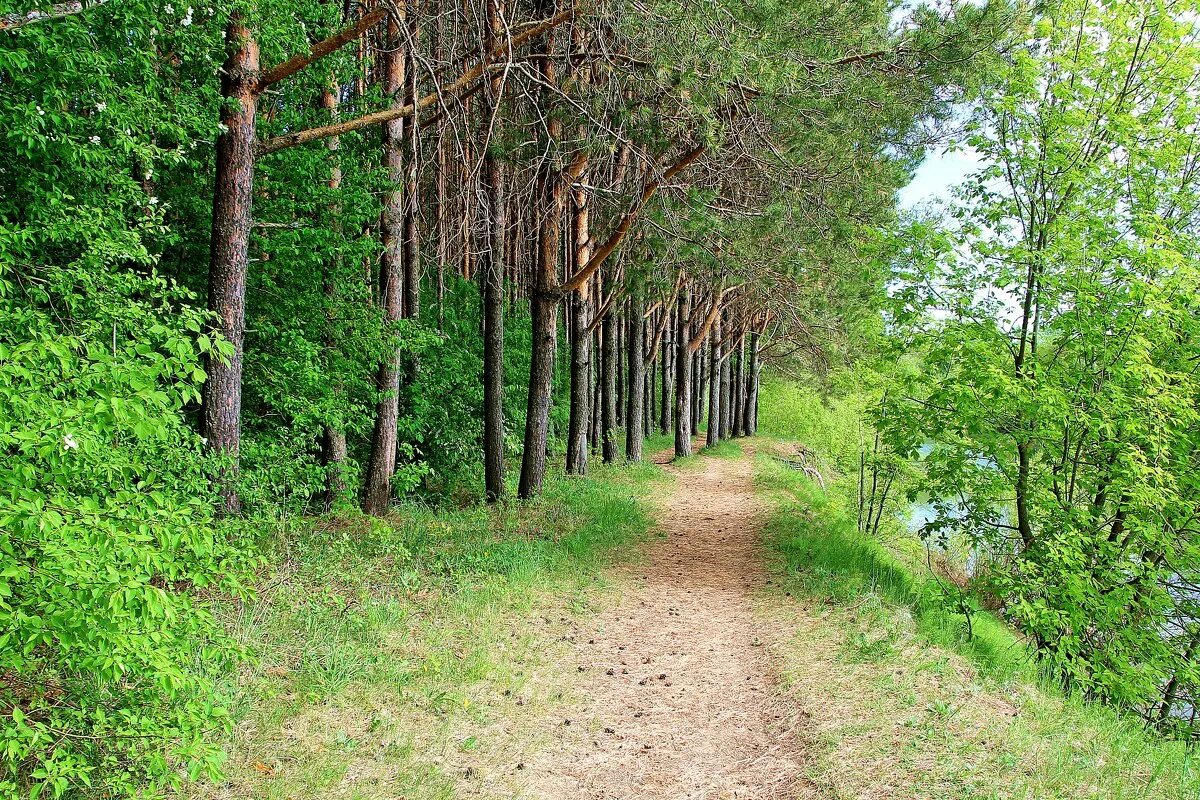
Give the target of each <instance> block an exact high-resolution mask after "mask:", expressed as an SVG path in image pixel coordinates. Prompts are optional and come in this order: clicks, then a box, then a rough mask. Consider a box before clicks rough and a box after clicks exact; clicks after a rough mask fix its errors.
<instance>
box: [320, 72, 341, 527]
mask: <svg viewBox="0 0 1200 800" xmlns="http://www.w3.org/2000/svg"><path fill="white" fill-rule="evenodd" d="M321 105H323V106H324V107H325V109H326V110H327V111H328V112H329V116H330V118H331V119H336V118H337V107H338V99H337V87H336V86H334V87H332V88H330V89H326V90H325V92H324V93H323V94H322V95H321ZM340 145H341V142H340V138H339V137H337V136H331V137H329V140H328V143H327V145H326V147H327V148H328V150H329V156H330V160H331V167H330V171H329V188H330V189H331V190H332V191H334V192H336V191H337V190H338V189H340V188H341V186H342V166H341V162H340V161H339V159H338V148H339V147H340ZM329 212H330V216H331V217H332V220H331V223H330V224H331V227H332V229H333V230H334V232H335V233H338V234H340V233H341V231H342V226H341V206H340V205H339V204H337V203H334V204H333V205H332V207H331V208H330V209H329ZM342 267H343V263H342V257H341V255H337V256H335V257H334V259H333V263H332V264H329V265H327V266H326V267H325V277H324V280H323V281H322V287H321V289H322V294H323V295H324V298H325V331H324V333H323V334H322V336H321V346H322V348H323V349H324V351H325V363H326V365H332V364H333V363H334V361H335V357H336V349H337V342H336V340H335V336H334V331H333V328H334V324H335V322H334V318H335V316H336V315H335V305H336V303H337V298H338V280H339V279H340V278H341V272H342ZM333 392H334V395H335V397H337V398H339V400H340V399H341V397H342V395H343V390H342V386H341V382H340V380H339V381H337V382H335V385H334V387H333ZM346 458H347V445H346V432H345V431H344V430H343V429H342V427H341V425H339V424H337V423H335V422H333V421H331V420H327V421H326V422H325V424H324V425H323V426H322V431H321V466H323V467H324V468H325V498H324V502H323V505H324V508H325V510H326V511H329V509H331V508H333V506H334V505H335V504H336V503H337V502H338V501H339V500H340V499H341V498H342V496H343V495H345V493H346Z"/></svg>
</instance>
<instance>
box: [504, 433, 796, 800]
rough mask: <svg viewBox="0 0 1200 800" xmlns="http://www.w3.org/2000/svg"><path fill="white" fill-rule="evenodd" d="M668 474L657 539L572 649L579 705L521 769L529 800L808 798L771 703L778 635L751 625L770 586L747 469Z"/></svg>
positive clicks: (737, 463)
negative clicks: (773, 645) (757, 601)
mask: <svg viewBox="0 0 1200 800" xmlns="http://www.w3.org/2000/svg"><path fill="white" fill-rule="evenodd" d="M656 460H665V458H663V457H659V458H657V459H656ZM667 469H669V470H670V471H672V472H673V473H674V475H675V481H674V485H673V487H672V489H671V491H670V495H669V497H667V498H666V499H665V501H664V502H663V503H662V504H661V512H660V514H659V521H660V528H661V530H662V531H663V533H664V534H665V537H664V538H663V539H661V540H659V541H658V542H656V543H655V544H654V545H653V546H652V547H651V549H650V551H649V554H648V558H647V559H646V560H645V561H644V562H643V563H640V564H636V565H633V566H629V567H626V568H623V569H622V570H621V571H620V572H618V574H617V575H616V576H615V577H616V580H617V581H618V582H619V583H620V584H621V600H620V602H619V603H617V604H616V605H614V606H612V607H610V608H608V609H606V610H604V611H602V612H601V613H600V614H599V615H598V616H597V617H595V618H594V619H593V620H591V621H590V622H589V623H585V625H584V626H583V627H582V630H580V631H579V632H578V633H577V635H576V636H575V637H573V638H575V644H574V649H573V651H572V653H571V655H572V656H573V657H574V658H575V659H577V661H578V664H579V667H578V669H579V670H581V671H582V672H583V674H582V675H581V676H580V677H581V686H580V689H579V691H580V694H581V695H582V697H583V699H582V701H581V703H580V704H579V705H577V706H576V707H575V708H572V709H569V710H568V711H567V712H566V715H565V717H564V719H562V720H558V721H556V723H555V726H554V732H553V734H552V737H551V741H550V745H549V746H548V747H547V748H545V749H544V750H543V751H542V752H541V753H540V754H539V755H537V756H536V757H535V758H533V759H532V760H531V762H530V763H529V764H528V765H526V769H527V771H526V772H525V776H526V781H527V782H526V785H525V796H526V797H530V798H544V799H546V800H549V799H551V798H553V799H554V800H560V799H561V800H568V799H571V800H574V799H575V798H594V799H596V800H599V799H600V798H604V799H605V800H608V799H612V800H616V799H617V798H620V799H621V800H644V799H645V800H648V799H649V798H664V799H665V798H671V799H672V800H683V799H684V798H687V799H688V800H691V799H692V798H695V799H697V800H700V799H704V800H707V798H793V797H804V796H807V794H808V793H807V792H806V791H805V790H804V780H803V777H802V776H803V768H804V757H803V744H802V739H801V737H800V736H798V735H797V729H798V727H799V725H800V724H801V721H802V719H803V717H802V715H801V713H800V711H799V709H797V708H796V707H795V705H794V703H793V702H792V701H790V700H788V698H787V697H786V696H784V694H782V693H781V692H780V691H778V690H777V677H776V676H777V669H776V665H775V664H774V663H773V660H772V656H771V655H770V652H769V648H768V647H767V645H768V643H769V642H770V641H772V640H773V637H774V636H775V635H776V634H775V633H773V632H772V631H771V630H767V629H766V628H767V627H768V626H766V625H765V623H764V621H763V620H762V619H761V618H759V617H758V616H756V614H755V612H754V597H755V595H756V593H759V592H760V591H761V590H762V588H763V586H764V585H765V584H766V582H767V580H768V576H767V572H766V569H765V567H764V564H763V560H762V552H761V549H760V544H759V541H760V540H759V532H760V529H761V525H762V521H763V518H764V508H763V506H762V504H761V502H760V500H759V498H757V497H756V496H755V493H754V489H753V486H752V482H751V459H750V458H748V457H743V458H739V459H736V460H734V459H720V458H703V461H702V462H701V463H700V464H695V463H692V464H688V465H686V466H685V467H683V468H675V467H673V466H668V467H667Z"/></svg>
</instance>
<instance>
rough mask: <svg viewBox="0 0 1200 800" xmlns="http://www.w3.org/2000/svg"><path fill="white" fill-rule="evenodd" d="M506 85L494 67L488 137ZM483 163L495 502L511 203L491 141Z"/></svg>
mask: <svg viewBox="0 0 1200 800" xmlns="http://www.w3.org/2000/svg"><path fill="white" fill-rule="evenodd" d="M487 15H488V20H487V22H488V28H487V38H486V40H485V41H486V42H487V44H486V45H485V46H486V47H487V49H489V50H490V49H491V48H492V47H493V46H494V43H495V42H496V41H497V39H499V38H500V37H501V36H503V35H504V21H503V18H502V9H501V6H500V0H488V4H487ZM503 91H504V79H503V76H502V75H501V74H499V73H493V74H492V76H491V78H489V80H488V86H487V91H486V93H485V98H486V100H485V103H484V106H483V114H482V116H483V121H482V129H483V137H485V138H486V137H487V136H489V135H490V132H491V126H492V120H493V118H494V117H495V116H496V114H495V112H496V109H498V108H499V106H500V102H501V99H502V98H501V94H502V93H503ZM482 167H483V168H482V170H481V174H480V181H481V183H482V187H481V188H482V189H483V194H484V197H485V203H486V205H485V208H484V209H483V212H484V213H483V214H482V216H483V226H484V228H485V233H484V237H483V238H484V241H483V242H482V243H481V244H482V245H483V246H481V247H479V248H478V249H479V253H480V255H479V258H480V260H481V261H482V262H483V263H482V265H481V267H480V272H481V273H482V276H481V277H482V280H483V480H484V492H485V495H486V497H487V500H488V502H491V503H494V502H496V501H497V500H499V499H500V498H501V497H503V496H504V275H505V272H506V264H505V255H506V253H507V250H506V247H505V245H506V242H505V236H506V234H507V232H508V215H507V210H508V206H507V205H506V203H505V201H504V171H503V168H502V166H501V164H500V162H499V160H497V159H496V157H495V156H494V155H493V153H492V149H491V148H490V147H487V146H486V143H485V145H484V156H483V165H482ZM468 205H469V203H468ZM464 249H465V250H469V249H471V248H469V247H465V248H464Z"/></svg>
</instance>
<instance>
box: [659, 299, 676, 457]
mask: <svg viewBox="0 0 1200 800" xmlns="http://www.w3.org/2000/svg"><path fill="white" fill-rule="evenodd" d="M663 313H665V314H667V315H668V316H669V317H671V320H670V321H669V322H668V323H667V330H666V331H665V332H664V333H663V337H662V353H661V354H660V356H659V361H660V362H661V363H662V392H661V394H662V397H661V398H660V400H661V402H662V405H661V407H660V409H659V414H658V431H659V433H661V434H662V435H663V436H666V435H667V434H668V433H670V432H671V430H672V429H673V426H674V424H675V415H674V413H673V412H674V410H675V401H674V396H675V350H674V348H673V342H674V341H675V326H674V324H673V323H674V313H673V312H672V311H671V310H670V309H667V310H665V311H664V312H663Z"/></svg>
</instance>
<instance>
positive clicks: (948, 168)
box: [899, 147, 983, 210]
mask: <svg viewBox="0 0 1200 800" xmlns="http://www.w3.org/2000/svg"><path fill="white" fill-rule="evenodd" d="M982 166H983V159H982V157H981V156H980V155H979V153H978V152H976V151H975V150H974V149H973V148H970V147H966V148H963V149H959V150H953V151H949V152H946V151H933V152H930V153H927V154H926V155H925V160H924V161H922V162H921V166H920V167H918V168H917V172H916V174H915V175H914V176H913V179H912V181H911V182H910V183H909V184H908V185H907V186H905V187H904V188H902V189H901V190H900V192H899V202H900V208H902V209H905V210H908V209H912V208H916V207H917V206H919V205H924V204H926V203H930V202H939V201H940V202H942V203H946V202H948V201H949V200H950V194H951V191H952V190H953V189H954V187H955V186H957V185H959V184H960V183H962V182H963V181H964V180H965V179H966V178H967V176H968V175H970V174H971V173H972V172H975V171H976V170H978V169H979V168H980V167H982Z"/></svg>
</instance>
